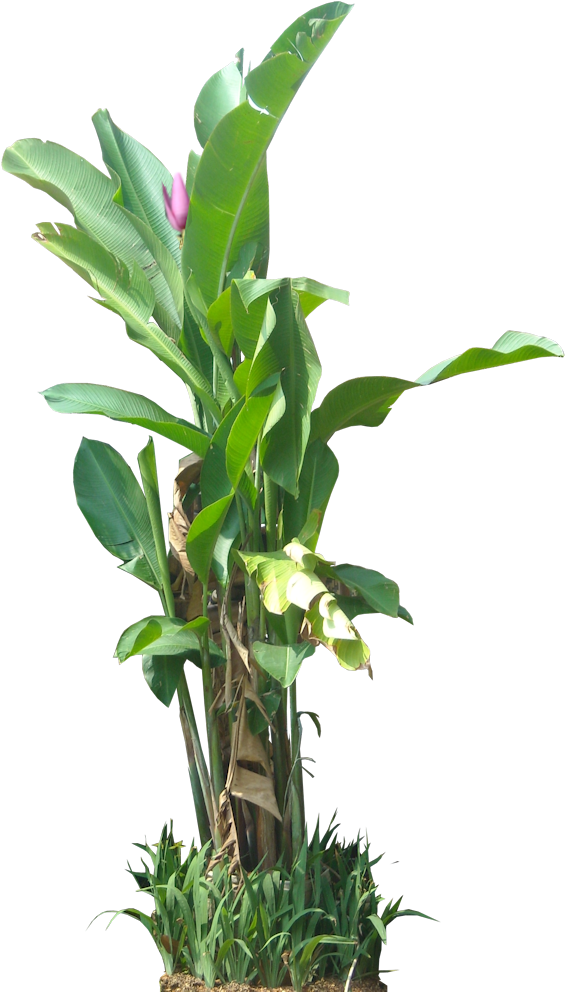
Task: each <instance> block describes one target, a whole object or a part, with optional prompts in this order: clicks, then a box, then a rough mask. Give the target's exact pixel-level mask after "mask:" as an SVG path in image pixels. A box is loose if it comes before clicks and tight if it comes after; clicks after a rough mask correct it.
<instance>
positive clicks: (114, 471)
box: [74, 437, 161, 589]
mask: <svg viewBox="0 0 565 992" xmlns="http://www.w3.org/2000/svg"><path fill="white" fill-rule="evenodd" d="M74 487H75V493H76V499H77V503H78V505H79V508H80V510H81V511H82V513H83V514H84V516H85V517H86V520H87V522H88V524H89V525H90V527H91V528H92V530H93V531H94V534H95V536H96V537H97V538H98V540H99V541H100V543H101V544H102V545H103V546H104V547H105V548H106V549H107V550H108V551H110V553H111V554H113V555H115V556H116V558H120V559H121V560H122V561H123V562H125V563H126V570H129V571H131V572H132V574H134V575H136V577H137V578H141V579H142V581H144V582H147V583H148V584H149V585H151V586H153V588H155V589H160V587H161V581H160V574H159V566H158V564H157V554H156V550H155V542H154V540H153V534H152V530H151V521H150V519H149V513H148V510H147V504H146V502H145V497H144V495H143V492H142V490H141V486H140V485H139V483H138V481H137V479H136V478H135V476H134V474H133V472H132V470H131V469H130V467H129V465H128V464H127V463H126V462H125V461H124V459H123V458H122V456H121V455H120V454H119V453H118V452H117V451H116V450H115V448H112V447H111V446H110V445H109V444H104V442H102V441H91V440H89V439H88V438H86V437H84V438H83V439H82V441H81V444H80V447H79V449H78V452H77V456H76V459H75V466H74ZM132 563H133V566H132ZM127 566H130V567H129V568H127Z"/></svg>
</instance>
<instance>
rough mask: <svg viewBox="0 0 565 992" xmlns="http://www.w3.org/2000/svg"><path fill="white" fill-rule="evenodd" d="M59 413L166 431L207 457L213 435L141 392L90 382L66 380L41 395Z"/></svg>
mask: <svg viewBox="0 0 565 992" xmlns="http://www.w3.org/2000/svg"><path fill="white" fill-rule="evenodd" d="M41 395H42V396H44V397H45V399H46V400H47V403H48V404H49V406H50V407H51V409H52V410H56V411H57V412H58V413H92V414H99V415H101V416H104V417H109V418H110V419H111V420H120V421H124V422H125V423H128V424H136V425H137V426H139V427H145V428H146V429H147V430H151V431H155V433H156V434H162V435H163V437H168V438H169V439H170V440H171V441H176V442H177V444H181V445H183V447H185V448H188V449H189V450H190V451H194V452H195V453H196V454H197V455H200V457H201V458H204V456H205V454H206V452H207V450H208V446H209V444H210V435H209V434H206V433H205V432H204V431H201V430H200V428H199V427H194V425H193V424H189V423H188V422H187V421H186V420H182V419H181V418H180V417H174V416H173V415H172V414H171V413H167V411H166V410H163V409H162V407H160V406H158V405H157V403H153V401H152V400H148V399H147V397H145V396H141V395H140V394H139V393H128V392H126V391H125V390H123V389H114V387H113V386H98V385H96V384H95V383H89V382H64V383H60V384H59V385H58V386H50V388H49V389H45V390H44V391H43V393H42V394H41Z"/></svg>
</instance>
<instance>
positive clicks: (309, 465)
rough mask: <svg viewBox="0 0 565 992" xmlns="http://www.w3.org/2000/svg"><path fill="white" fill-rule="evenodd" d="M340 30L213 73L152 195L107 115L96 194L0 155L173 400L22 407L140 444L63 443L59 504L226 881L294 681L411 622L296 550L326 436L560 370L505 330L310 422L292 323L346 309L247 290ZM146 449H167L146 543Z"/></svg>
mask: <svg viewBox="0 0 565 992" xmlns="http://www.w3.org/2000/svg"><path fill="white" fill-rule="evenodd" d="M350 9H351V8H350V5H348V4H346V3H341V2H336V3H334V2H332V3H325V4H322V5H321V6H318V7H315V8H313V9H312V10H309V11H308V12H307V13H305V14H304V15H302V16H301V17H299V18H298V19H297V20H295V21H294V22H293V23H292V24H291V25H290V26H289V27H288V28H286V30H285V31H283V32H282V34H281V35H280V36H279V37H278V38H277V39H276V41H275V42H274V43H273V44H272V46H271V48H270V50H269V51H268V53H267V55H266V57H265V59H264V60H263V61H262V62H261V63H260V64H259V65H257V66H256V67H255V68H253V69H250V70H249V71H248V72H247V73H246V72H245V71H244V54H243V51H239V52H238V53H237V55H236V56H235V59H234V60H233V61H232V62H230V63H229V64H228V65H227V66H225V67H224V68H222V69H220V70H219V71H218V72H217V73H215V74H214V75H213V76H212V77H211V78H210V79H209V80H208V81H207V82H206V83H205V85H204V87H203V88H202V90H201V92H200V94H199V96H198V98H197V100H196V104H195V109H194V124H195V131H196V137H197V139H198V142H199V145H200V149H199V150H198V151H195V150H192V151H190V153H189V154H188V160H187V168H186V172H185V174H184V175H181V174H179V173H177V174H176V175H175V176H174V178H173V176H172V175H171V173H170V172H169V171H168V169H167V168H166V167H165V166H164V165H163V164H162V163H161V162H160V161H159V159H158V158H157V157H156V156H155V155H153V153H152V152H150V151H149V150H148V149H147V148H145V147H144V146H143V145H142V144H140V143H139V142H138V141H136V140H135V139H134V138H132V137H131V136H130V135H129V134H127V133H126V132H124V131H122V130H121V129H120V128H119V127H118V126H117V124H116V123H115V122H114V121H113V119H112V118H111V116H110V114H109V113H108V111H107V110H99V111H98V112H97V113H96V114H95V115H94V118H93V121H94V126H95V128H96V132H97V135H98V138H99V141H100V146H101V152H102V159H103V161H104V164H105V167H106V170H107V172H106V173H105V172H102V171H100V170H99V169H98V168H97V167H95V166H94V165H91V164H90V163H88V162H87V161H85V160H84V159H83V158H82V157H80V156H79V155H76V154H75V153H73V152H72V151H69V150H68V149H66V148H64V147H62V146H61V145H58V144H54V143H52V142H43V141H39V140H37V139H24V140H21V141H17V142H16V143H15V144H14V145H13V146H11V147H10V148H8V149H7V151H6V152H5V154H4V158H3V167H4V169H5V170H6V171H7V172H10V173H12V174H13V175H14V176H17V177H19V178H20V179H23V180H24V181H25V182H27V183H29V184H30V185H32V186H34V187H37V188H38V189H40V190H43V191H45V192H47V193H49V194H50V195H51V196H52V197H53V198H54V199H55V200H56V201H57V202H58V203H60V204H62V205H63V206H65V207H66V208H67V209H68V210H69V211H70V212H71V214H72V216H73V218H74V226H73V225H72V224H65V223H57V224H54V223H41V224H39V225H38V230H37V232H36V233H35V234H34V235H33V238H34V240H35V241H36V242H37V244H38V245H40V246H41V247H43V248H44V249H46V250H47V251H49V252H51V253H53V254H55V255H57V256H58V257H59V258H60V259H61V260H62V261H63V262H64V263H65V264H66V265H68V266H70V267H71V268H72V269H74V271H75V272H76V273H77V274H78V275H79V276H81V277H82V278H83V279H84V280H85V281H86V282H87V283H89V285H90V286H91V287H92V289H94V291H95V292H96V293H97V294H98V296H97V299H96V302H98V303H99V304H100V305H101V306H104V307H106V308H107V309H109V310H111V311H113V312H114V313H115V314H116V315H117V316H118V317H121V318H122V319H123V321H124V322H125V329H126V333H127V335H128V336H129V338H130V339H131V340H132V341H134V342H136V343H137V344H139V345H141V346H142V347H144V348H147V349H149V351H151V352H152V353H153V354H154V355H155V357H156V358H158V359H159V360H160V361H161V362H164V363H165V365H167V366H168V368H169V369H170V370H171V372H172V373H173V374H174V375H176V376H178V378H180V379H181V380H182V382H183V383H184V384H185V386H186V392H187V403H186V409H185V410H180V411H178V415H177V413H174V414H173V413H169V412H168V411H167V410H164V409H163V408H162V407H161V406H160V405H159V404H157V403H155V402H154V401H153V400H151V399H149V398H147V397H146V396H142V395H140V394H138V393H132V392H126V391H124V390H120V389H116V388H112V387H109V386H105V385H97V384H92V383H63V384H59V385H55V386H51V387H50V388H48V389H46V390H45V392H44V394H43V395H44V397H45V399H46V401H47V403H48V404H49V406H50V407H51V408H52V409H53V410H56V411H58V412H60V413H82V414H91V415H93V414H96V415H99V416H105V417H109V418H111V419H113V420H117V421H123V422H125V423H130V424H135V425H138V426H141V427H144V428H146V429H147V430H148V431H149V432H150V433H151V436H150V437H149V440H148V442H147V444H146V446H145V447H144V448H143V450H142V451H141V452H140V454H139V459H138V462H139V465H138V468H139V476H137V475H136V473H135V472H134V471H133V470H132V468H130V466H128V465H127V464H126V462H125V461H124V459H123V458H122V456H121V455H120V454H119V453H118V452H117V451H116V450H115V449H114V448H112V447H111V446H110V445H108V444H105V443H103V442H101V441H93V440H89V439H88V438H84V439H83V441H82V443H81V445H80V448H79V451H78V453H77V456H76V461H75V469H74V485H75V491H76V498H77V502H78V505H79V507H80V510H81V511H82V513H83V514H84V516H85V518H86V520H87V522H88V524H89V526H90V527H91V529H92V531H93V532H94V534H95V536H96V537H97V538H98V540H99V541H100V543H101V544H102V545H103V546H104V547H105V548H106V549H107V550H108V551H109V552H110V553H111V554H113V555H114V556H115V557H116V558H118V559H119V560H120V562H121V564H120V566H119V567H120V568H121V569H122V570H123V571H125V572H128V573H130V574H131V575H133V576H134V577H135V578H137V579H138V580H139V581H141V582H144V583H146V584H147V585H149V586H151V588H153V589H154V590H155V592H156V593H157V596H158V600H156V604H155V613H154V614H152V615H151V616H147V617H143V618H141V619H140V620H139V621H138V622H137V623H135V624H133V625H131V626H130V627H128V628H127V630H125V631H124V632H123V633H122V635H121V636H120V637H119V640H118V643H117V647H116V657H117V659H118V661H119V662H120V663H125V662H126V661H127V660H128V659H130V658H133V657H136V656H138V657H139V658H140V659H141V668H142V672H143V675H144V677H145V679H146V681H147V684H148V686H149V688H150V689H151V691H152V692H153V693H154V695H155V696H156V697H157V699H158V700H159V702H160V703H161V704H163V705H165V706H170V705H171V703H172V702H173V700H174V699H175V698H176V700H177V701H178V704H179V710H180V721H181V725H182V733H183V738H184V745H185V747H186V752H187V758H188V771H189V777H190V785H191V790H192V796H193V800H194V806H195V811H196V816H197V822H198V828H199V832H200V837H201V841H202V843H203V844H207V843H210V850H211V851H212V852H213V853H212V864H213V863H218V862H219V861H220V860H222V859H223V858H225V857H227V858H228V859H229V863H230V868H231V870H232V871H233V872H235V871H237V870H239V868H240V866H243V867H245V868H247V869H251V868H253V867H255V866H257V865H258V864H261V865H262V867H264V868H268V867H270V866H273V865H274V864H275V863H276V862H277V861H279V860H280V859H282V860H283V861H286V863H287V864H290V863H291V862H292V861H296V859H297V857H298V855H299V852H300V851H301V850H302V849H303V845H304V839H305V809H304V784H303V776H304V772H305V771H306V768H305V767H304V761H305V759H304V758H303V756H302V753H301V736H302V721H303V720H304V719H305V718H306V717H308V718H310V719H312V720H313V721H314V722H315V724H316V726H317V728H318V731H319V730H320V725H319V720H318V716H317V714H313V713H312V714H308V713H304V712H302V711H300V709H299V702H298V695H297V676H298V674H299V672H300V669H301V667H302V665H304V664H307V663H308V662H307V659H308V657H309V656H311V655H312V653H313V652H314V650H315V649H316V648H317V647H318V646H321V648H323V649H325V650H327V651H329V652H330V653H331V654H332V655H333V656H334V658H335V660H336V662H337V663H338V664H339V665H341V666H342V667H343V668H344V669H345V670H346V672H360V671H365V672H367V673H368V674H369V676H371V677H372V671H371V662H370V649H369V647H368V645H367V644H366V643H365V642H364V641H363V639H362V637H361V635H360V634H359V632H358V630H357V628H356V626H355V623H354V621H355V619H356V617H357V616H359V615H362V614H367V613H381V614H384V615H385V616H387V617H390V618H392V619H401V620H404V621H406V622H408V623H412V618H411V616H410V613H409V612H408V610H407V609H406V608H405V607H404V606H403V605H401V603H400V598H399V589H398V585H397V583H396V582H394V581H393V580H392V579H390V578H388V577H386V576H385V575H383V574H382V573H381V572H379V571H377V570H375V569H373V568H369V567H366V566H365V565H354V564H350V563H348V562H341V563H336V562H335V561H332V560H331V558H330V557H325V556H324V555H322V554H321V553H320V552H319V551H318V550H317V548H318V543H319V539H320V532H321V528H322V524H323V520H324V514H325V512H326V509H327V506H328V502H329V499H330V497H331V495H332V491H333V489H334V486H335V484H336V481H337V477H338V471H339V467H338V462H337V458H336V456H335V454H334V452H333V451H332V448H331V440H332V437H333V436H334V434H336V433H337V432H338V431H342V430H346V429H349V428H355V427H357V426H364V427H379V426H380V425H381V424H382V423H383V422H384V421H385V419H386V418H387V416H388V414H389V413H390V411H391V409H392V406H393V404H394V403H396V401H397V400H398V399H399V398H400V397H401V396H402V394H403V393H404V392H406V391H407V390H413V389H416V390H420V389H422V388H424V387H427V386H430V385H433V384H435V383H437V382H441V381H443V380H444V379H447V378H450V377H452V376H456V375H461V374H463V373H467V372H475V371H478V370H480V369H488V368H494V367H497V366H500V365H509V364H512V363H515V362H522V361H526V360H529V359H534V358H544V357H552V356H562V355H563V351H562V349H561V348H560V346H559V345H558V344H556V342H554V341H551V340H549V339H548V338H546V337H541V336H540V337H536V336H534V335H532V334H523V333H519V332H507V333H505V334H503V335H502V336H501V337H500V338H499V339H498V340H497V341H496V342H495V343H494V345H492V347H490V348H484V347H472V348H470V349H469V350H467V351H465V352H464V353H463V354H460V355H457V356H455V357H452V358H448V359H446V360H444V361H441V362H439V363H438V364H436V365H434V366H433V367H432V368H430V369H429V370H428V371H427V372H424V373H423V375H421V376H420V377H419V378H418V379H416V380H414V381H410V380H406V379H400V378H393V377H389V376H382V375H365V376H361V377H359V378H354V379H349V380H348V381H346V382H342V383H341V384H340V385H338V386H337V387H336V388H335V389H332V390H331V391H330V392H329V393H328V394H327V395H326V396H325V398H324V399H323V400H322V402H321V403H318V404H316V394H317V389H318V386H319V382H320V376H321V371H322V369H321V364H320V360H319V357H318V354H317V352H316V347H315V344H314V341H313V340H312V337H311V335H310V332H309V330H308V325H307V318H308V316H309V314H310V313H311V312H312V311H313V310H315V309H316V308H317V307H319V306H320V305H321V304H323V303H324V302H325V301H334V302H338V303H340V304H345V305H347V304H348V300H349V297H348V293H347V292H345V291H344V290H341V289H335V288H333V287H331V286H328V285H325V284H324V283H322V282H319V281H317V280H316V279H313V278H309V277H305V276H284V277H279V276H277V277H273V278H271V277H268V263H269V188H268V180H267V152H268V149H269V146H270V143H271V141H272V139H273V138H274V136H275V134H276V132H277V129H278V126H279V124H280V122H281V120H282V118H283V117H284V115H285V113H286V112H287V110H288V109H289V107H290V104H291V103H292V100H293V98H294V96H295V94H296V93H297V91H298V89H299V88H300V86H301V85H302V83H304V82H305V80H306V77H307V75H308V73H309V72H310V70H311V69H312V68H313V66H314V64H315V62H316V61H317V60H318V58H319V57H320V56H321V54H322V53H323V51H324V49H325V48H326V46H327V45H328V43H329V42H330V41H331V39H332V37H333V35H334V34H335V32H336V31H337V30H338V28H339V27H340V26H341V24H342V22H343V21H344V20H345V18H346V17H347V15H348V14H349V12H350ZM328 106H329V105H328ZM153 435H162V436H163V437H166V438H168V439H170V440H172V441H174V442H175V443H177V444H178V445H179V446H180V449H181V457H180V461H179V471H178V474H177V476H176V478H175V479H174V482H173V483H172V487H173V500H172V507H171V510H170V513H169V515H168V533H166V530H165V528H164V526H163V513H162V498H161V495H160V491H159V484H158V479H157V469H156V456H155V448H154V442H153ZM171 481H172V480H171ZM325 550H327V553H328V555H329V554H331V549H325ZM188 663H190V664H188ZM344 677H347V676H344ZM200 693H201V696H200ZM197 696H200V698H201V704H203V707H204V712H205V726H206V739H205V740H201V737H200V733H199V730H198V726H197V721H196V716H195V698H196V697H197ZM304 953H305V952H304Z"/></svg>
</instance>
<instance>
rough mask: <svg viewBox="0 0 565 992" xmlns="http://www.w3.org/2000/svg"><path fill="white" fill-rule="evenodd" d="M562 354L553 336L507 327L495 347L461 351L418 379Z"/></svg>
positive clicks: (428, 381) (426, 382)
mask: <svg viewBox="0 0 565 992" xmlns="http://www.w3.org/2000/svg"><path fill="white" fill-rule="evenodd" d="M551 357H557V358H562V357H563V349H562V348H561V346H560V345H559V344H557V342H556V341H552V340H551V339H550V338H544V337H536V335H535V334H523V333H522V332H520V331H507V332H506V334H503V335H502V337H501V338H499V339H498V341H496V342H495V344H493V346H492V348H469V349H468V351H464V352H463V354H462V355H457V356H456V357H455V358H447V359H446V360H445V361H443V362H439V363H438V364H437V365H434V366H433V368H431V369H428V371H427V372H424V374H423V375H421V376H419V378H418V379H417V380H416V382H417V383H419V384H420V385H422V386H428V385H430V384H431V383H432V382H441V381H442V379H450V378H451V376H454V375H462V374H463V373H464V372H478V371H479V370H480V369H492V368H495V367H498V366H500V365H512V364H514V363H515V362H526V361H528V360H529V359H531V358H551Z"/></svg>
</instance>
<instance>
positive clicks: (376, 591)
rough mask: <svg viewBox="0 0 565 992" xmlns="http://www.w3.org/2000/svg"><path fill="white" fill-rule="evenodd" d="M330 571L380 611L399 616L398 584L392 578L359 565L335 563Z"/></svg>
mask: <svg viewBox="0 0 565 992" xmlns="http://www.w3.org/2000/svg"><path fill="white" fill-rule="evenodd" d="M329 571H330V572H331V575H332V576H334V577H337V578H338V579H339V580H340V581H341V582H343V583H345V585H346V586H347V587H348V588H349V589H352V590H353V591H354V592H356V593H358V594H359V595H360V596H362V597H363V599H364V600H365V601H366V602H367V603H368V604H369V606H372V607H374V609H375V610H377V611H378V612H379V613H385V614H386V615H387V616H389V617H397V616H398V607H399V600H398V586H397V584H396V582H393V580H392V579H387V578H386V576H384V575H382V574H381V573H380V572H376V571H375V570H374V569H372V568H361V566H359V565H335V566H334V567H333V568H331V570H329Z"/></svg>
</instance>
